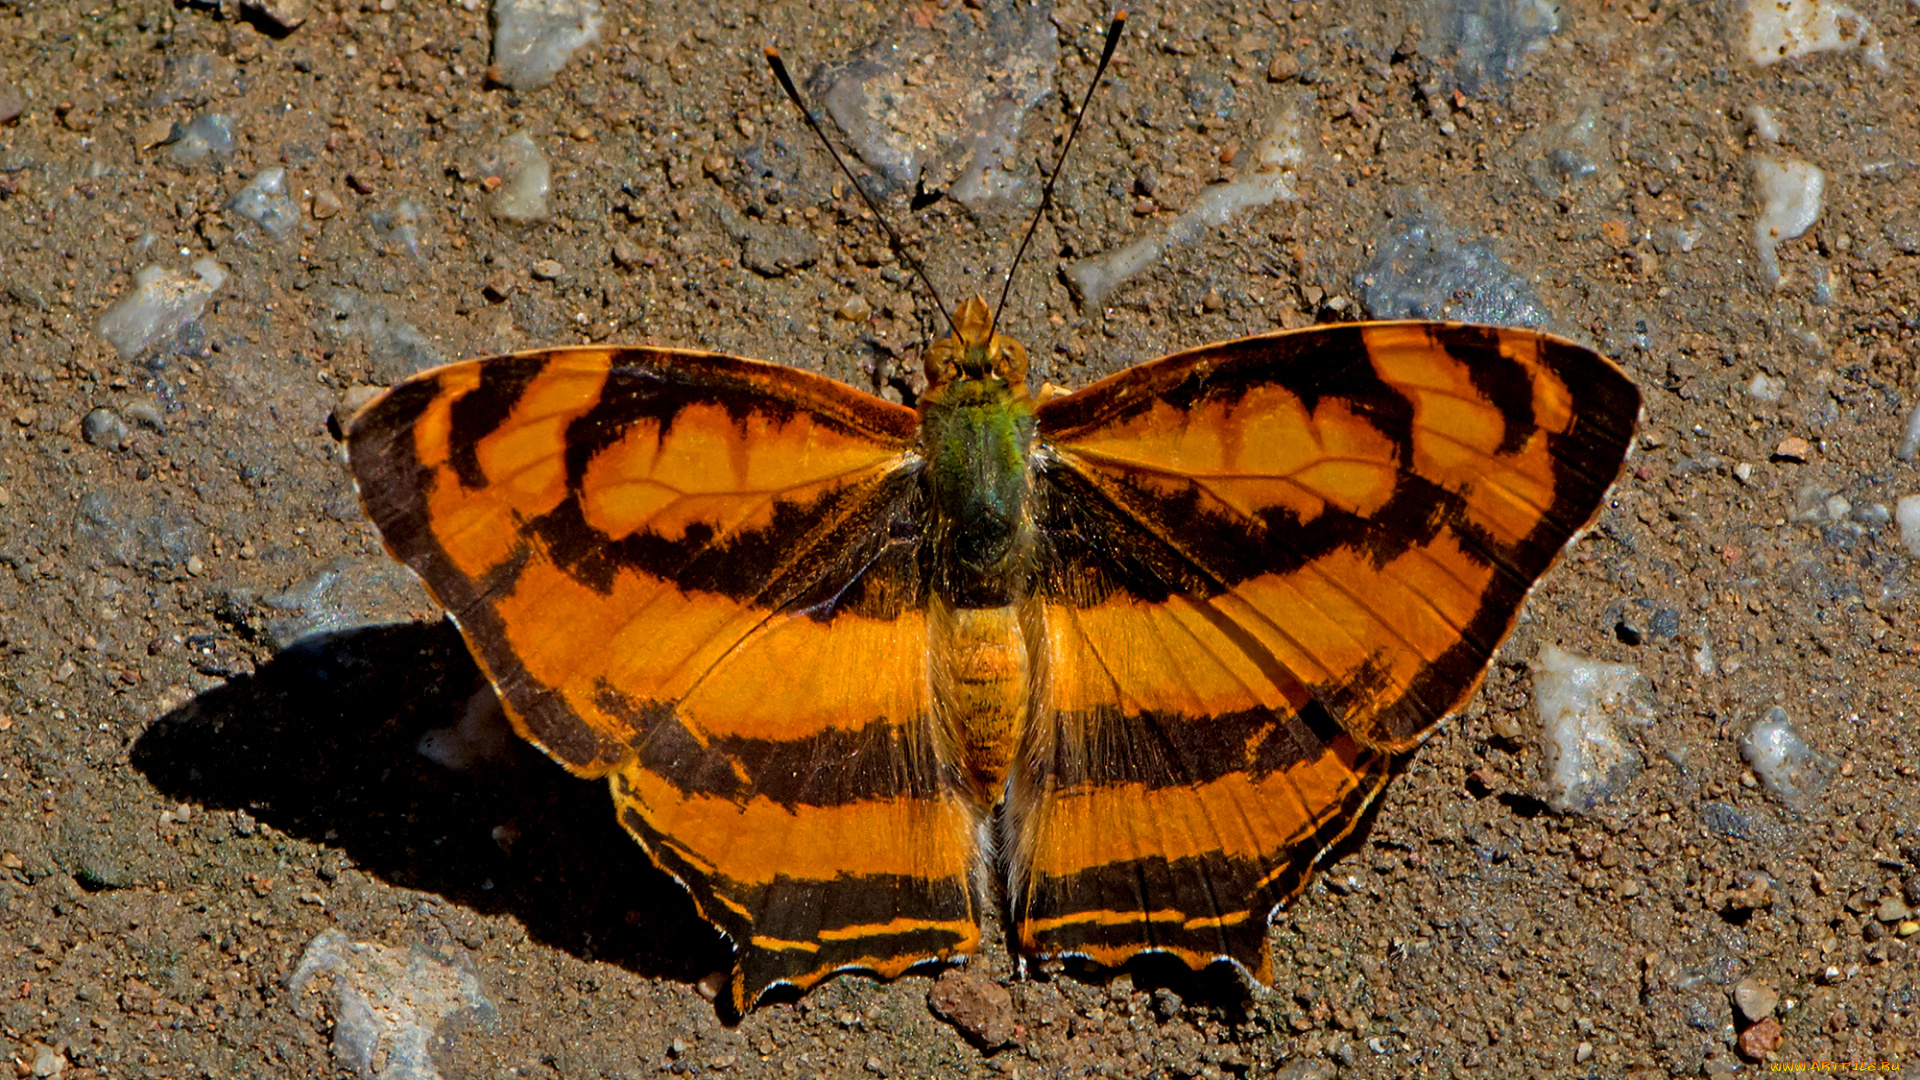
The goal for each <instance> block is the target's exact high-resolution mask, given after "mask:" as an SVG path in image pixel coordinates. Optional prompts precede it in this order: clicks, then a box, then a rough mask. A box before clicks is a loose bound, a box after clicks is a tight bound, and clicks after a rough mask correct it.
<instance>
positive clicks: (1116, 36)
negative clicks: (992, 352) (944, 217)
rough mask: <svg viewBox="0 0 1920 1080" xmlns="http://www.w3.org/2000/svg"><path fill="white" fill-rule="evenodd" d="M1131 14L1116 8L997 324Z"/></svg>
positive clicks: (997, 309) (1017, 255)
mask: <svg viewBox="0 0 1920 1080" xmlns="http://www.w3.org/2000/svg"><path fill="white" fill-rule="evenodd" d="M1126 24H1127V13H1126V12H1124V11H1116V12H1114V13H1113V21H1112V22H1110V23H1108V24H1107V44H1106V45H1105V47H1103V48H1102V49H1101V50H1100V66H1099V67H1096V68H1094V69H1093V82H1092V83H1091V84H1089V85H1088V86H1087V93H1086V95H1085V96H1084V97H1082V98H1081V99H1080V112H1079V113H1078V114H1076V115H1075V116H1074V118H1073V127H1072V128H1070V129H1068V131H1067V141H1066V142H1065V143H1062V144H1061V146H1060V156H1059V157H1057V158H1055V159H1054V161H1053V172H1052V173H1050V174H1048V176H1047V184H1046V186H1045V187H1043V188H1041V189H1040V208H1039V209H1038V210H1035V211H1034V212H1033V220H1032V221H1030V222H1028V223H1027V234H1026V235H1025V236H1023V237H1021V238H1020V248H1019V250H1017V251H1015V252H1014V253H1013V262H1011V263H1009V264H1008V265H1007V281H1006V284H1005V285H1003V286H1001V288H1000V302H999V303H998V304H996V305H994V308H993V325H994V326H996V327H997V326H999V325H1000V313H1001V312H1002V311H1005V310H1006V307H1007V297H1008V296H1011V295H1012V294H1013V274H1014V271H1016V270H1018V269H1020V260H1021V259H1023V258H1025V257H1026V254H1027V245H1028V244H1031V243H1032V242H1033V234H1034V232H1035V231H1036V230H1038V229H1039V228H1040V219H1041V218H1043V217H1046V216H1047V210H1048V208H1049V207H1051V206H1052V205H1053V185H1054V183H1055V182H1057V181H1058V180H1059V179H1060V167H1061V166H1062V165H1064V164H1066V161H1067V151H1069V150H1071V149H1073V137H1074V136H1075V135H1078V134H1080V121H1082V120H1085V119H1086V118H1087V106H1088V105H1090V104H1092V103H1093V92H1094V91H1095V90H1098V89H1100V76H1102V75H1104V74H1106V71H1107V62H1108V61H1109V60H1112V59H1113V50H1114V49H1116V48H1118V47H1119V45H1120V32H1121V31H1122V30H1124V29H1125V28H1126Z"/></svg>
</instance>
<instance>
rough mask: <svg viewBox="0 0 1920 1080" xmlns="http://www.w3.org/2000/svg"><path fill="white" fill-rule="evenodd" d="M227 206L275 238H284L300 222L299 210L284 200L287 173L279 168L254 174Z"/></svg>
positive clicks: (285, 198) (287, 199)
mask: <svg viewBox="0 0 1920 1080" xmlns="http://www.w3.org/2000/svg"><path fill="white" fill-rule="evenodd" d="M227 206H228V208H230V209H231V210H233V212H234V213H236V214H239V215H240V216H241V217H243V218H246V219H247V220H248V221H251V222H253V223H254V224H255V225H258V226H260V227H261V228H263V229H265V230H267V232H268V233H270V234H272V235H273V236H274V237H276V238H278V237H283V236H285V235H287V233H288V232H290V231H292V230H293V228H294V226H295V225H297V224H299V222H300V208H299V207H298V206H296V205H294V201H293V200H292V199H289V198H288V197H287V170H286V169H283V168H281V167H280V166H278V165H275V166H273V167H272V168H270V169H261V170H260V171H259V172H258V173H256V174H254V177H253V179H252V180H249V181H248V182H247V186H246V187H243V188H241V189H240V190H239V191H238V192H236V193H235V194H234V196H233V198H232V199H231V200H229V201H228V203H227Z"/></svg>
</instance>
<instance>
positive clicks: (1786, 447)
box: [1773, 435, 1813, 461]
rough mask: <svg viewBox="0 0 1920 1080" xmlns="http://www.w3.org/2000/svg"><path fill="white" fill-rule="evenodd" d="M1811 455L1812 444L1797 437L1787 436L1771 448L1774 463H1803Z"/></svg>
mask: <svg viewBox="0 0 1920 1080" xmlns="http://www.w3.org/2000/svg"><path fill="white" fill-rule="evenodd" d="M1812 453H1813V444H1812V443H1810V442H1808V441H1807V440H1805V439H1803V438H1801V437H1800V436H1798V435H1789V436H1787V437H1786V438H1784V439H1781V440H1780V445H1779V446H1776V447H1774V448H1773V459H1774V460H1775V461H1805V460H1807V458H1808V456H1809V455H1811V454H1812Z"/></svg>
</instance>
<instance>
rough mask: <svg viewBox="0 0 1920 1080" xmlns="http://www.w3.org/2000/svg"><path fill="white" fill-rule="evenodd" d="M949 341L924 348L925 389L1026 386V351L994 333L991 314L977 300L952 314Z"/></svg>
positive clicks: (941, 341) (961, 306) (962, 305)
mask: <svg viewBox="0 0 1920 1080" xmlns="http://www.w3.org/2000/svg"><path fill="white" fill-rule="evenodd" d="M953 329H954V333H953V336H952V337H946V338H941V339H940V340H939V341H936V342H934V343H933V344H932V345H930V346H928V347H927V355H926V366H927V386H928V388H929V389H937V388H939V387H942V386H945V385H947V384H949V383H953V382H957V381H959V380H962V379H979V380H989V381H994V382H999V383H1004V384H1007V385H1009V386H1012V387H1019V388H1022V389H1024V388H1025V387H1026V385H1027V350H1026V348H1025V347H1024V346H1022V345H1021V344H1020V343H1019V342H1017V341H1015V340H1013V339H1012V338H1009V337H1004V336H1002V335H1000V334H996V333H994V332H993V313H992V312H991V311H989V310H988V309H987V302H986V301H985V300H982V299H981V298H980V297H978V296H976V297H974V298H973V299H971V300H968V301H967V302H965V303H963V304H961V305H960V307H959V308H958V309H956V310H955V311H954V313H953Z"/></svg>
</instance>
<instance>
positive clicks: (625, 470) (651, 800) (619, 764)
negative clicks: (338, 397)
mask: <svg viewBox="0 0 1920 1080" xmlns="http://www.w3.org/2000/svg"><path fill="white" fill-rule="evenodd" d="M916 432H917V419H916V417H915V416H914V414H913V413H912V412H911V411H910V410H907V409H903V408H900V407H899V406H894V405H889V404H887V403H885V402H882V401H880V400H879V399H877V398H872V397H870V396H867V395H863V394H859V393H857V392H855V391H853V390H851V389H849V388H847V387H844V386H842V385H840V384H838V383H834V382H832V381H830V380H827V379H824V378H821V377H819V376H813V375H808V374H806V373H803V372H798V371H794V370H792V369H788V368H784V367H779V366H777V365H770V364H762V363H758V362H755V361H749V360H741V359H737V358H731V357H724V356H717V355H713V354H702V353H689V352H683V351H679V350H668V349H600V348H575V349H558V350H545V351H540V352H534V353H527V354H522V355H518V356H510V357H499V358H494V359H491V360H483V361H474V362H469V363H463V364H455V365H450V366H448V367H444V368H440V369H436V370H435V371H432V372H428V373H425V374H423V375H421V376H419V377H416V378H415V379H413V380H410V381H408V382H407V383H404V384H402V385H400V386H398V387H396V388H395V389H394V390H392V391H391V392H389V393H388V394H387V395H386V396H385V397H383V398H381V399H380V400H378V401H376V402H375V403H374V404H373V405H371V406H369V407H368V408H367V409H366V410H365V411H364V412H362V413H361V415H360V416H358V417H356V419H355V421H354V423H353V425H352V429H351V431H350V434H349V439H350V445H351V452H352V462H353V469H354V473H355V476H356V478H357V479H358V481H359V484H360V490H361V494H362V498H363V499H364V501H365V502H366V505H367V509H368V513H369V514H370V516H371V517H372V518H373V520H374V522H375V523H376V524H377V525H378V526H379V527H380V531H381V533H382V535H383V536H384V537H385V539H386V541H387V543H388V546H389V547H390V548H391V549H392V550H393V551H394V553H395V554H396V555H398V556H399V557H400V558H401V559H402V560H404V561H405V562H406V563H407V564H408V565H409V566H411V567H413V569H414V570H416V571H417V572H418V573H419V574H420V575H421V577H422V578H423V579H424V580H425V581H426V583H427V585H428V587H429V588H430V589H431V591H432V592H433V593H434V595H435V597H436V598H437V599H438V600H439V601H440V602H441V603H442V604H443V605H445V606H446V608H447V610H448V612H449V613H450V614H451V615H452V616H453V618H454V620H455V621H456V622H457V623H458V625H459V626H460V629H461V632H462V633H463V634H464V635H465V636H466V638H467V641H468V644H469V646H470V647H471V648H472V650H473V652H474V655H475V656H476V657H477V658H478V659H479V661H480V663H481V665H482V666H483V667H484V668H485V670H486V673H487V675H488V676H489V678H491V679H492V681H493V684H494V686H495V687H496V688H497V689H498V690H499V692H500V695H501V698H502V700H503V701H504V703H505V704H506V707H507V710H508V713H509V715H510V716H511V717H512V719H513V722H514V724H515V727H516V728H517V729H518V730H519V731H520V732H521V734H523V735H524V736H526V737H527V738H528V739H529V740H531V741H532V742H534V743H535V744H536V745H539V746H540V747H542V748H543V749H545V750H546V751H547V752H548V753H549V754H551V755H552V756H553V757H554V758H556V759H557V760H559V761H560V762H561V763H562V764H564V765H566V766H567V767H568V768H569V769H571V770H573V771H574V772H576V773H579V774H581V775H585V776H606V777H608V778H609V780H610V782H611V784H612V788H613V793H614V799H615V803H616V807H617V810H618V813H619V815H620V819H621V821H622V823H623V824H624V825H625V826H626V827H627V828H628V830H629V831H631V832H632V833H633V834H634V836H635V837H636V838H637V839H639V840H640V842H641V843H642V844H643V845H644V846H645V847H646V849H647V851H648V852H649V853H650V854H651V855H652V857H653V858H654V860H655V861H656V862H657V863H658V864H659V865H660V866H661V867H662V868H664V869H666V870H668V871H669V872H671V873H673V874H674V875H675V876H677V877H678V878H680V880H681V881H683V882H684V883H685V884H686V885H687V886H688V888H689V889H690V891H691V892H692V893H693V896H694V898H695V900H696V902H697V903H698V904H699V906H700V909H701V911H702V913H703V914H704V915H705V916H706V917H707V918H708V919H710V920H711V921H713V922H714V923H715V924H717V925H718V926H720V927H721V928H722V929H724V930H725V931H727V933H728V934H729V935H730V936H731V937H732V938H733V939H734V942H735V944H736V947H737V957H738V968H737V970H736V973H735V978H734V980H733V994H734V1004H735V1006H736V1007H737V1008H739V1009H742V1010H744V1009H746V1008H750V1007H751V1006H752V1004H753V1003H754V1002H755V1001H756V1000H757V999H758V998H759V996H760V994H761V992H762V991H763V990H765V989H766V988H767V987H768V986H770V985H773V984H776V983H788V984H793V985H796V986H800V987H805V986H809V985H812V983H814V982H816V981H818V980H819V979H821V978H823V977H825V976H826V975H828V974H830V973H832V972H833V971H836V970H841V969H846V968H860V969H866V970H872V971H876V972H879V973H881V974H883V975H894V974H898V973H899V972H901V971H903V970H905V968H906V967H908V966H910V965H911V964H913V963H915V962H918V961H921V960H925V959H929V958H935V957H944V956H949V955H953V954H955V953H964V952H967V951H970V950H971V949H972V947H973V944H974V942H975V941H976V940H977V936H978V931H977V929H976V925H975V919H974V914H973V904H972V901H971V898H970V893H969V887H968V883H969V878H968V874H969V871H970V868H971V866H972V863H973V861H974V858H975V841H974V836H973V821H972V817H971V816H970V814H969V812H968V811H967V810H965V809H964V808H962V807H961V806H959V805H958V804H956V803H955V802H954V801H953V800H952V798H950V797H949V796H948V795H947V793H946V789H945V786H944V785H943V783H942V780H941V775H940V763H939V762H938V761H937V760H936V758H937V754H936V748H935V747H934V746H933V745H932V744H933V740H932V739H931V737H930V730H931V729H930V726H929V725H930V720H929V710H930V705H929V691H928V675H927V649H928V643H927V636H928V635H927V614H926V600H927V597H926V588H925V575H924V569H923V567H924V559H923V553H922V550H921V545H922V541H923V538H924V532H925V529H924V525H925V520H924V519H925V509H924V506H923V505H922V496H921V485H920V482H919V470H920V469H921V467H922V466H921V461H920V458H919V455H918V452H917V447H916Z"/></svg>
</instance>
